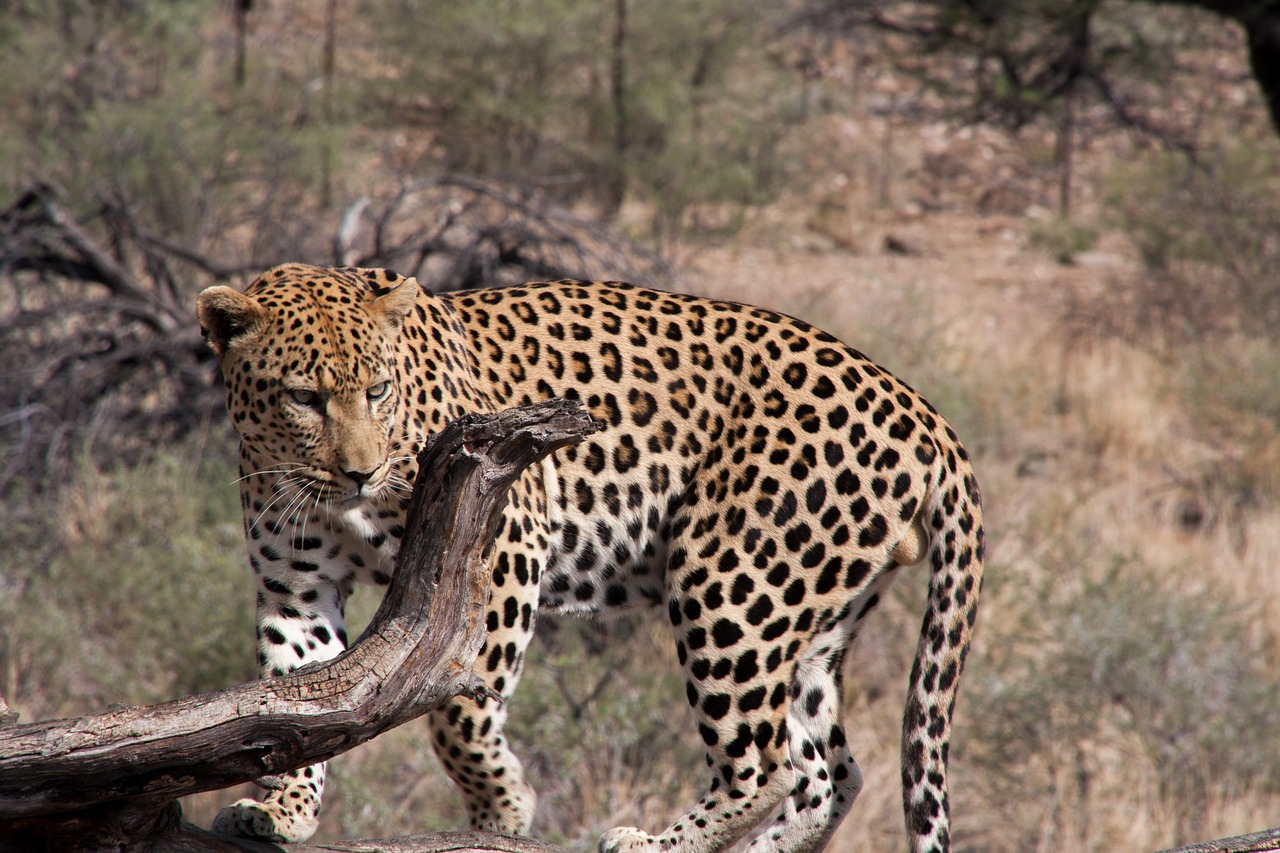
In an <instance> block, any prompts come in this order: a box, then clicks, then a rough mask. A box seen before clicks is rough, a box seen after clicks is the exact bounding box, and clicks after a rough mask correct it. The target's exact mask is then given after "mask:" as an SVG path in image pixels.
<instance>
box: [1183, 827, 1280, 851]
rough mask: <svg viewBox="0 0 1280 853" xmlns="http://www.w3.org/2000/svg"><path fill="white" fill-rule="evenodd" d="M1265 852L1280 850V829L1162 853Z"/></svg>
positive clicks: (1221, 839)
mask: <svg viewBox="0 0 1280 853" xmlns="http://www.w3.org/2000/svg"><path fill="white" fill-rule="evenodd" d="M1264 850H1280V827H1275V828H1274V829H1264V830H1262V831H1261V832H1251V833H1249V834H1248V835H1236V836H1233V837H1232V838H1219V839H1218V840H1217V841H1202V842H1200V843H1199V844H1190V845H1188V846H1186V847H1172V848H1170V849H1168V850H1161V851H1160V853H1260V851H1264Z"/></svg>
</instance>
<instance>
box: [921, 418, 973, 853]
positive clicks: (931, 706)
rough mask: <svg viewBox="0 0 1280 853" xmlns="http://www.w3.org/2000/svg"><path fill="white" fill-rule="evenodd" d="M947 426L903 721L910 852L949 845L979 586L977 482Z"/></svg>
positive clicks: (929, 503) (928, 852) (931, 497)
mask: <svg viewBox="0 0 1280 853" xmlns="http://www.w3.org/2000/svg"><path fill="white" fill-rule="evenodd" d="M944 432H945V435H946V439H947V440H946V441H945V443H942V445H941V447H940V448H939V452H938V456H937V459H936V460H935V465H934V472H935V474H934V480H933V483H932V486H931V489H930V491H929V493H928V495H927V496H926V498H925V502H924V505H923V507H922V514H921V516H920V521H921V522H922V523H923V525H924V528H925V531H926V534H927V536H928V539H929V550H928V559H929V564H930V578H929V597H928V604H927V609H926V610H925V615H924V624H923V626H922V627H921V631H920V643H919V646H918V647H917V649H916V657H915V662H914V663H913V665H912V668H911V680H910V686H909V688H908V692H907V702H906V709H905V712H904V714H903V721H902V797H903V807H904V809H905V812H906V823H907V835H908V838H909V849H910V850H911V851H912V853H946V851H949V850H950V849H951V812H950V802H949V800H948V795H947V752H948V748H949V744H950V737H951V717H952V714H953V713H954V711H955V701H956V693H957V690H958V688H959V684H960V675H961V673H962V672H963V670H964V665H965V659H966V658H967V657H968V654H969V643H970V639H971V637H972V634H973V626H974V621H975V619H976V617H977V613H978V597H979V593H980V592H981V589H982V561H983V528H982V500H981V496H980V493H979V489H978V482H977V480H976V478H975V477H974V474H973V469H972V467H971V465H970V462H969V458H968V455H967V454H966V452H965V451H964V449H963V448H962V447H961V446H960V444H959V442H958V440H956V438H955V434H954V433H953V432H952V431H951V430H950V428H946V427H945V425H944ZM939 437H941V436H939Z"/></svg>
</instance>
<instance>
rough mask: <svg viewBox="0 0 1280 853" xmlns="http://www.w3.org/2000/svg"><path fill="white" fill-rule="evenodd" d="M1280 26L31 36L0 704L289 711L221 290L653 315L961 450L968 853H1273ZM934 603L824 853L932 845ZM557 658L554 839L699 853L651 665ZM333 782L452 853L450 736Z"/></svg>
mask: <svg viewBox="0 0 1280 853" xmlns="http://www.w3.org/2000/svg"><path fill="white" fill-rule="evenodd" d="M1278 14H1280V12H1277V9H1276V8H1275V7H1274V6H1273V4H1270V3H1257V2H1249V3H1239V4H1237V3H1231V2H1203V3H1153V2H1136V0H1135V2H1119V0H1108V2H1102V0H1087V2H1086V0H1059V2H1048V0H1036V2H1029V3H1028V2H1022V3H1015V2H1006V0H988V1H987V2H954V0H948V1H944V0H937V2H914V3H905V2H890V0H863V1H862V2H852V0H827V2H818V1H817V0H787V2H773V3H765V2H759V1H758V0H738V2H730V1H729V0H697V2H689V1H688V0H685V2H675V0H646V2H635V0H612V2H586V0H504V2H496V3H484V4H468V3H444V2H436V0H383V2H373V0H326V2H325V3H303V2H296V0H229V1H228V2H223V3H218V4H210V3H198V2H183V0H163V1H162V0H92V2H91V0H50V1H49V2H33V0H8V2H4V1H3V0H0V48H2V50H0V364H2V365H3V367H0V695H3V696H4V697H5V698H6V699H7V700H8V702H9V703H10V704H11V705H13V706H14V708H15V709H17V710H19V711H20V712H21V713H22V714H23V718H24V719H26V720H32V719H39V718H45V717H52V716H66V715H73V714H78V713H82V712H86V711H90V710H98V709H101V708H102V707H103V706H105V705H107V704H110V703H114V702H148V701H156V700H160V699H165V698H170V697H173V696H177V695H182V694H186V693H191V692H198V691H202V690H207V689H212V688H216V687H219V686H222V685H227V684H231V683H235V682H238V681H243V680H247V679H249V678H252V676H253V655H252V636H253V631H252V590H251V589H250V585H249V583H248V576H247V572H246V569H245V567H244V565H243V562H244V560H243V556H242V546H241V544H240V520H239V512H238V507H237V496H236V489H235V486H234V485H232V481H233V480H234V478H235V462H234V456H235V451H234V439H233V437H232V436H231V434H230V431H229V428H228V427H227V426H226V424H225V422H224V421H225V418H224V415H223V413H222V398H221V385H220V381H219V379H218V377H217V375H216V370H215V368H214V366H213V365H212V363H211V360H210V358H209V357H208V356H207V354H206V353H205V351H204V348H203V346H202V344H201V342H200V340H199V335H198V330H197V329H196V325H195V320H194V315H193V309H192V306H193V303H194V295H195V293H196V292H197V291H198V290H199V289H200V288H201V287H203V286H206V285H208V284H212V283H218V282H229V283H233V284H237V285H243V284H245V283H247V281H248V280H250V279H251V278H252V277H253V275H254V274H256V273H257V272H259V271H261V270H262V269H264V268H266V267H268V266H272V265H274V264H276V263H279V262H282V261H285V260H306V261H311V262H316V263H332V262H344V263H346V262H350V263H360V264H367V265H375V264H387V265H391V266H393V267H395V268H397V269H399V270H400V271H401V272H405V273H414V274H418V275H419V276H420V277H421V279H422V281H423V282H424V283H426V284H427V285H428V286H430V287H432V288H434V289H437V290H441V289H448V288H455V287H462V286H474V285H477V284H481V283H486V282H496V283H505V282H510V281H515V280H520V279H524V278H542V277H549V276H558V275H579V276H586V277H623V278H630V279H635V280H640V281H644V282H648V283H654V284H659V285H662V286H667V287H676V288H682V289H687V290H691V291H696V292H702V293H708V294H712V295H716V296H721V297H727V298H738V299H744V300H748V301H755V302H761V303H765V304H768V305H770V306H771V307H776V308H780V309H783V310H786V311H789V312H791V313H794V314H798V315H800V316H803V317H805V318H807V319H810V320H813V321H815V322H818V323H819V324H821V325H823V326H824V327H826V328H829V329H830V330H831V331H833V332H836V333H838V334H840V335H841V336H843V337H844V338H846V339H847V340H849V341H850V342H851V343H853V344H854V345H856V346H858V347H859V348H861V349H864V350H866V351H867V352H869V353H871V354H872V355H873V356H874V357H876V358H878V359H879V360H881V361H883V362H885V363H886V364H887V365H888V366H890V367H891V368H892V369H894V370H895V371H896V372H898V373H899V374H901V375H902V376H903V377H904V378H906V379H907V380H908V381H910V382H912V384H914V385H916V386H917V387H919V388H921V389H922V390H923V391H924V392H925V393H926V394H927V395H928V396H929V397H930V398H931V399H932V400H933V401H934V402H936V403H937V404H938V405H939V407H940V408H942V409H943V411H944V412H945V413H947V415H948V417H950V418H951V419H952V420H953V421H954V422H955V424H956V426H957V428H958V429H959V431H960V432H961V434H962V436H963V437H964V438H965V440H966V442H967V443H968V445H969V446H970V447H971V448H972V450H973V451H974V453H975V456H976V459H977V462H978V466H979V471H980V473H981V475H982V477H983V482H984V494H985V496H986V498H987V501H988V517H989V523H990V532H989V540H990V543H991V549H990V568H989V574H988V592H987V596H986V608H985V611H984V614H983V617H982V623H981V630H980V633H979V639H978V643H977V645H976V647H975V650H974V655H973V657H972V658H971V664H970V670H969V677H968V680H967V683H966V685H965V689H964V691H963V698H962V699H961V703H960V708H959V715H958V718H957V720H958V725H957V734H956V742H955V744H954V748H953V753H952V755H953V765H954V767H955V771H954V772H955V781H954V783H953V797H954V800H955V813H956V826H955V841H956V846H957V849H959V850H968V851H1027V850H1044V851H1049V850H1053V851H1067V850H1070V851H1077V850H1078V851H1113V850H1131V849H1154V848H1158V847H1163V846H1171V845H1174V844H1177V843H1185V842H1190V841H1193V840H1199V839H1204V838H1210V837H1215V836H1221V835H1228V834H1236V833H1241V832H1246V831H1251V830H1255V829H1259V828H1262V827H1264V826H1268V825H1272V824H1274V823H1275V822H1276V818H1275V815H1276V814H1277V813H1278V812H1280V777H1278V776H1277V771H1276V765H1275V762H1274V756H1276V755H1278V754H1280V719H1278V718H1277V717H1278V716H1280V648H1278V647H1277V639H1280V632H1278V631H1277V628H1276V626H1277V625H1278V624H1280V618H1278V617H1280V341H1278V340H1277V337H1276V334H1275V329H1276V328H1277V323H1278V321H1280V237H1277V234H1280V228H1278V226H1280V173H1278V169H1277V167H1278V165H1280V146H1278V145H1277V142H1276V131H1275V125H1274V124H1273V122H1272V119H1271V113H1270V110H1271V108H1272V107H1273V106H1274V104H1275V103H1277V102H1278V101H1277V98H1276V94H1277V90H1276V85H1277V84H1276V80H1277V79H1280V78H1277V77H1276V75H1275V74H1274V73H1273V71H1272V64H1273V63H1274V62H1275V60H1276V56H1275V55H1274V54H1275V51H1274V50H1273V48H1274V46H1273V45H1271V44H1270V43H1269V41H1268V38H1270V35H1269V34H1270V33H1271V29H1272V28H1271V27H1270V25H1271V24H1272V23H1274V18H1275V17H1276V16H1277V15H1278ZM1276 32H1277V33H1280V28H1276ZM922 581H923V579H922V578H919V577H916V578H908V579H905V580H904V581H903V582H902V583H900V585H899V587H898V588H897V590H896V592H895V595H894V596H893V598H892V600H891V601H890V603H889V605H888V606H887V607H885V608H884V612H883V613H881V614H878V616H877V618H876V619H875V620H873V622H872V624H871V625H869V626H868V627H867V629H866V631H865V632H864V634H863V636H862V637H861V638H860V639H859V641H858V644H857V645H856V647H855V649H854V651H853V653H852V654H851V655H850V659H849V661H848V664H847V666H848V667H849V673H848V675H849V685H850V686H849V694H848V696H847V698H846V704H847V711H848V717H849V733H850V739H851V742H852V744H853V747H854V751H855V755H857V757H858V758H859V761H860V763H861V764H862V766H863V769H864V773H865V776H866V779H867V786H866V788H865V789H864V792H863V795H862V798H861V800H860V802H859V804H858V806H857V807H855V809H854V811H853V813H852V814H851V816H850V817H849V819H848V820H847V821H846V824H845V826H844V827H843V828H842V829H841V831H840V833H839V835H838V836H837V838H836V840H835V842H834V843H833V848H832V849H835V850H840V851H850V852H851V853H852V852H853V851H880V850H884V849H893V848H901V846H902V832H903V830H902V828H901V827H902V822H901V817H900V810H899V805H898V802H899V800H898V798H899V794H898V786H899V783H898V776H897V770H896V764H897V738H898V735H897V727H898V719H899V718H900V714H901V708H902V694H903V688H904V685H905V679H906V673H907V669H908V667H909V659H910V656H911V654H912V653H913V650H914V645H915V643H914V639H913V634H914V632H915V631H916V630H917V629H918V624H919V621H918V620H919V616H918V614H919V612H920V608H921V603H922V600H923V594H924V591H923V583H922ZM374 605H375V602H374V601H373V598H372V595H371V594H368V593H361V594H359V595H358V596H357V599H356V601H355V602H354V606H353V611H354V612H355V614H356V619H357V621H358V620H359V618H360V616H359V614H360V613H368V612H371V610H372V607H373V606H374ZM543 628H544V630H543V631H542V633H541V636H540V639H539V641H538V643H537V644H536V646H535V649H534V652H533V654H532V655H531V658H530V668H529V672H528V675H527V676H526V679H525V682H524V684H523V685H522V687H521V689H520V693H519V694H518V695H517V701H516V702H515V703H514V705H513V721H512V724H511V725H512V732H513V738H514V739H515V740H516V741H517V747H518V749H519V750H520V751H521V752H522V754H523V755H524V756H526V758H527V760H528V764H529V766H530V769H531V772H532V774H533V775H534V777H535V780H536V782H537V785H538V787H539V789H540V791H541V792H542V800H541V805H540V810H539V814H538V819H537V824H536V825H535V832H536V833H537V834H538V835H540V836H542V837H545V838H547V839H549V840H553V841H559V842H563V843H566V844H569V845H570V846H572V847H574V848H577V849H591V848H593V847H594V839H595V838H596V837H597V836H598V834H599V833H600V832H601V831H603V830H604V829H606V828H608V827H610V826H613V825H615V824H618V823H634V824H640V825H644V826H648V827H650V828H656V827H659V826H661V825H664V824H665V822H666V821H667V820H668V819H669V818H670V817H671V816H672V815H673V814H675V813H676V812H677V811H678V809H680V808H681V807H682V806H683V805H687V801H689V800H691V799H692V798H693V797H695V796H697V794H698V793H700V790H701V785H702V779H701V764H702V762H701V756H700V750H699V748H698V744H697V741H696V738H691V737H689V734H690V731H689V728H690V727H689V726H688V724H687V720H685V719H684V716H683V715H684V712H683V710H679V709H681V708H682V707H683V701H682V698H681V695H682V691H681V690H680V686H679V675H678V673H677V672H676V668H675V666H674V662H673V655H672V654H671V649H670V643H669V641H668V640H667V638H666V637H665V631H664V629H663V626H662V624H661V621H660V620H645V619H639V620H636V621H634V622H627V623H622V624H610V625H607V626H602V625H593V624H582V623H573V622H567V621H553V620H549V619H548V620H546V621H545V622H544V624H543ZM333 779H334V782H333V785H332V788H331V790H330V791H329V792H328V796H329V800H328V806H327V809H326V818H325V821H324V825H323V828H322V833H323V835H324V837H327V838H331V839H332V838H340V837H344V836H353V835H365V836H371V835H392V834H399V833H406V832H413V831H420V830H424V829H428V828H449V827H456V826H458V824H459V819H458V816H459V814H460V808H459V804H458V800H457V798H456V795H455V794H454V793H453V792H452V791H451V789H450V787H449V784H448V782H447V780H445V778H444V777H443V775H442V774H441V772H440V771H439V769H438V767H437V766H436V764H435V761H434V758H433V757H432V756H431V755H430V750H429V749H428V747H427V744H426V736H425V731H424V729H423V727H421V726H417V725H411V726H407V727H405V728H404V729H401V730H397V731H396V732H392V733H390V734H388V735H387V736H385V737H384V738H380V739H379V740H378V741H376V742H375V743H373V744H370V745H368V746H366V747H364V748H362V749H360V750H357V751H355V752H353V753H351V754H349V755H347V756H344V757H343V758H342V759H340V760H339V761H337V762H336V763H335V771H334V776H333ZM232 796H233V795H232V794H231V793H229V792H228V793H220V794H217V795H206V796H202V797H197V798H193V799H192V800H191V802H190V803H189V806H188V811H189V813H190V814H191V815H192V816H193V817H195V818H196V819H198V820H200V819H204V820H207V819H208V817H209V816H210V815H211V813H212V810H213V809H214V808H216V806H217V805H218V804H219V803H223V802H226V801H228V800H229V799H230V798H231V797H232Z"/></svg>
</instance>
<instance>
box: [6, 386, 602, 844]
mask: <svg viewBox="0 0 1280 853" xmlns="http://www.w3.org/2000/svg"><path fill="white" fill-rule="evenodd" d="M594 429H595V426H594V424H593V422H592V421H591V419H590V417H589V416H588V415H587V414H586V413H585V412H583V411H582V409H581V407H580V406H579V405H578V404H576V403H572V402H569V401H549V402H546V403H540V404H535V405H533V406H527V407H524V408H521V409H512V410H509V411H506V412H502V413H499V414H496V415H472V416H467V417H464V418H460V419H459V420H458V421H455V422H454V423H452V424H450V425H449V426H448V427H447V428H446V429H445V430H443V431H442V432H441V433H439V434H438V435H436V436H435V437H434V438H433V439H432V441H430V442H429V443H428V445H427V447H426V448H425V449H424V450H423V451H422V453H421V454H419V472H418V477H417V482H416V483H415V484H414V491H413V498H412V503H411V505H410V508H409V514H408V519H407V522H406V531H405V537H404V541H403V542H402V544H401V548H400V553H399V556H398V558H397V561H396V562H397V570H396V574H395V578H394V579H393V581H392V583H391V585H390V587H389V588H388V590H387V593H386V595H385V596H384V598H383V601H382V605H381V606H380V607H379V609H378V611H377V613H376V614H375V615H374V617H373V620H372V621H371V622H370V624H369V627H368V628H367V629H366V630H365V632H364V633H363V634H362V635H361V636H360V637H359V638H358V639H357V640H356V642H355V644H354V645H353V646H352V647H351V648H350V649H349V650H348V651H347V652H346V653H344V654H343V655H341V656H339V657H337V658H335V659H333V660H331V661H328V662H326V663H324V664H323V665H311V666H307V667H303V668H302V669H299V670H297V671H296V672H294V673H291V674H289V675H286V676H282V677H279V678H272V679H268V680H264V681H258V682H253V683H250V684H245V685H240V686H238V687H233V688H229V689H226V690H221V691H218V692H215V693H207V694H203V695H200V696H191V697H186V698H183V699H177V700H174V701H172V702H166V703H163V704H159V705H148V706H136V707H127V708H120V709H114V710H110V711H107V712H105V713H101V714H94V715H91V716H87V717H81V718H79V719H74V720H51V721H45V722H38V723H30V724H26V725H9V726H3V727H0V850H9V849H14V850H41V849H47V850H55V849H56V850H66V851H73V850H90V849H104V848H106V849H115V850H129V849H139V850H141V849H148V850H150V849H170V850H174V851H186V850H192V851H195V850H206V851H212V850H280V849H297V850H307V849H311V850H323V849H325V848H323V847H320V848H307V847H303V846H298V847H295V848H281V847H279V846H274V845H251V844H247V843H239V842H235V841H231V840H229V839H224V840H218V839H216V837H214V836H209V835H208V834H207V833H202V832H199V831H197V830H195V828H194V827H190V826H188V825H185V824H183V823H182V822H181V819H180V813H179V809H178V807H177V804H176V802H175V801H176V799H177V798H178V797H180V796H185V795H187V794H191V793H195V792H197V791H210V790H217V789H220V788H225V787H228V786H231V785H235V784H239V783H242V782H247V781H250V780H253V779H256V778H259V777H262V776H268V775H271V774H276V773H280V772H283V771H286V770H290V769H293V768H297V767H302V766H305V765H308V764H313V763H316V762H318V761H324V760H327V759H329V758H332V757H333V756H335V755H338V754H339V753H342V752H345V751H347V750H348V749H351V748H352V747H354V746H356V745H358V744H361V743H364V742H365V741H368V740H370V739H371V738H373V737H375V736H377V735H378V734H380V733H382V732H384V731H386V730H387V729H390V728H393V727H395V726H398V725H401V724H402V723H405V722H408V721H409V720H412V719H415V718H417V717H420V716H422V715H423V714H425V713H427V712H428V711H431V710H433V709H435V708H439V707H441V706H442V705H444V704H445V702H447V701H448V700H449V699H450V698H452V697H453V696H455V695H457V694H459V693H468V694H470V695H472V696H479V695H482V694H483V692H484V689H483V686H482V685H481V684H480V682H479V680H478V679H477V678H476V676H475V675H474V674H473V673H472V671H471V665H472V663H473V662H474V661H475V658H476V655H477V653H478V652H479V649H480V646H481V645H482V644H483V642H484V638H485V633H486V630H485V621H484V615H485V606H486V604H487V601H488V594H489V583H490V579H489V573H488V571H487V567H486V559H485V555H486V553H487V551H488V550H489V548H490V546H491V545H492V542H493V538H494V535H495V532H496V526H497V524H498V521H499V519H500V517H501V513H502V509H503V507H504V506H505V503H506V494H507V490H508V488H509V487H510V486H511V484H512V483H513V482H514V481H515V480H516V479H517V478H518V477H519V476H520V474H521V473H522V472H523V471H524V469H525V468H527V467H528V466H529V465H531V464H533V463H535V462H536V461H538V460H539V459H541V458H542V457H544V456H546V455H548V454H550V453H551V452H553V451H554V450H556V449H557V448H560V447H563V446H566V445H568V444H572V443H576V442H577V441H580V440H581V439H582V438H583V437H585V436H586V435H589V434H590V433H591V432H593V431H594ZM474 838H477V839H478V838H479V836H475V837H474ZM157 842H161V843H163V845H164V846H163V847H155V846H154V845H155V844H156V843H157ZM362 843H365V844H374V843H372V842H362ZM432 843H435V842H432ZM442 843H444V844H446V845H448V844H452V843H454V842H450V841H448V840H445V841H444V842H442ZM476 843H477V844H479V843H481V842H479V841H477V842H476ZM494 843H496V842H494V841H492V840H487V841H484V842H483V844H488V845H492V844H494ZM503 843H505V844H509V845H511V844H514V845H517V846H516V847H512V848H510V849H518V850H521V851H525V850H532V849H535V848H531V847H529V846H527V845H526V843H525V842H522V841H521V842H514V841H504V842H503ZM406 844H408V845H410V846H405V845H406ZM378 845H380V846H378ZM397 845H398V846H397ZM331 849H332V848H331ZM341 849H343V850H348V849H357V850H387V851H403V850H423V849H440V850H445V849H459V848H457V847H456V846H455V847H449V846H443V847H423V846H421V845H420V844H419V845H418V846H413V843H412V842H409V841H406V840H403V839H401V840H398V841H394V842H378V843H376V844H374V846H369V847H358V846H357V847H355V848H352V847H351V846H350V845H345V846H343V847H342V848H341ZM468 849H469V848H468ZM476 849H495V850H496V849H508V848H503V847H492V846H487V847H486V846H480V847H478V848H476ZM536 849H545V848H536Z"/></svg>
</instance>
